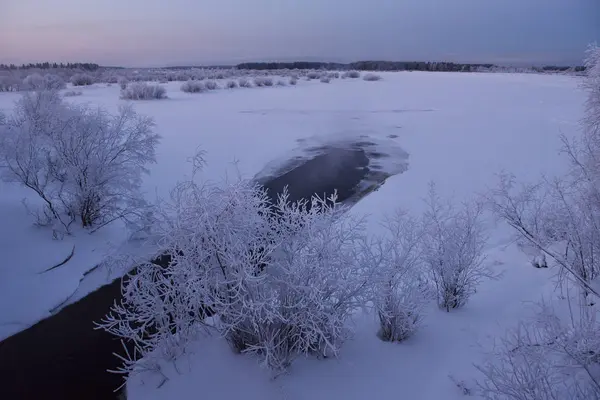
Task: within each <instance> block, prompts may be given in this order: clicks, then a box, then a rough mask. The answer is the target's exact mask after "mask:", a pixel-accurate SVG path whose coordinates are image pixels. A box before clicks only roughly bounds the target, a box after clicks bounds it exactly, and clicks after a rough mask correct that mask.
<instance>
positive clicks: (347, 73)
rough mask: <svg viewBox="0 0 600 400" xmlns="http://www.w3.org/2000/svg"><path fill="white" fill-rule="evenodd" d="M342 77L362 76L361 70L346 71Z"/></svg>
mask: <svg viewBox="0 0 600 400" xmlns="http://www.w3.org/2000/svg"><path fill="white" fill-rule="evenodd" d="M342 78H344V79H345V78H354V79H356V78H360V72H358V71H346V72H344V73H343V74H342Z"/></svg>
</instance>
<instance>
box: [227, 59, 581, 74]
mask: <svg viewBox="0 0 600 400" xmlns="http://www.w3.org/2000/svg"><path fill="white" fill-rule="evenodd" d="M237 68H238V69H253V70H270V69H326V70H351V69H356V70H364V71H452V72H472V71H477V70H478V69H481V68H485V69H490V68H499V67H498V66H497V65H494V64H462V63H453V62H424V61H357V62H353V63H349V64H341V63H326V62H304V61H299V62H269V63H263V62H258V63H243V64H238V65H237ZM531 68H532V69H533V70H537V71H540V72H544V71H545V72H552V71H557V72H559V71H567V70H570V69H572V70H574V71H575V72H581V71H584V70H585V67H583V66H576V67H566V66H555V65H548V66H544V67H531Z"/></svg>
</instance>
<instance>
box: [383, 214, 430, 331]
mask: <svg viewBox="0 0 600 400" xmlns="http://www.w3.org/2000/svg"><path fill="white" fill-rule="evenodd" d="M385 226H386V228H387V232H388V239H387V241H386V242H384V247H383V254H382V256H383V259H384V260H385V262H384V265H383V266H382V268H380V270H379V271H378V272H379V274H380V277H379V279H378V280H377V285H376V287H375V294H376V296H375V308H376V310H377V315H378V316H379V324H380V329H379V337H380V338H381V339H382V340H385V341H391V342H400V341H403V340H405V339H407V338H408V337H410V336H411V335H412V334H413V333H414V332H415V331H416V330H417V328H418V327H419V325H420V324H421V322H422V319H423V309H424V306H425V305H426V304H427V296H426V294H427V292H426V287H427V286H426V284H425V283H424V282H423V280H422V279H421V278H420V275H421V274H422V265H421V264H422V262H421V253H422V249H421V240H422V237H423V229H422V227H421V226H420V224H419V222H418V221H417V220H416V219H414V218H412V217H410V216H409V215H408V214H406V213H405V212H402V211H398V212H397V213H396V214H395V215H394V217H393V218H389V219H388V220H387V223H386V225H385Z"/></svg>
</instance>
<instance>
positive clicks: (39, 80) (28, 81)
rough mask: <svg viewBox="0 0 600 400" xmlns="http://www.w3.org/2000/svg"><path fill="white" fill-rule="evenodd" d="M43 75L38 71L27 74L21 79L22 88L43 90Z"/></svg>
mask: <svg viewBox="0 0 600 400" xmlns="http://www.w3.org/2000/svg"><path fill="white" fill-rule="evenodd" d="M45 83H46V82H45V81H44V77H43V76H41V75H40V74H38V73H33V74H31V75H27V76H26V77H25V79H23V89H25V90H44V88H45Z"/></svg>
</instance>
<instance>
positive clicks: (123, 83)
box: [117, 76, 129, 90]
mask: <svg viewBox="0 0 600 400" xmlns="http://www.w3.org/2000/svg"><path fill="white" fill-rule="evenodd" d="M117 83H118V84H119V87H120V88H121V90H125V89H127V85H128V84H129V80H128V79H127V78H125V77H123V76H122V77H120V78H119V80H118V81H117Z"/></svg>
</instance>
